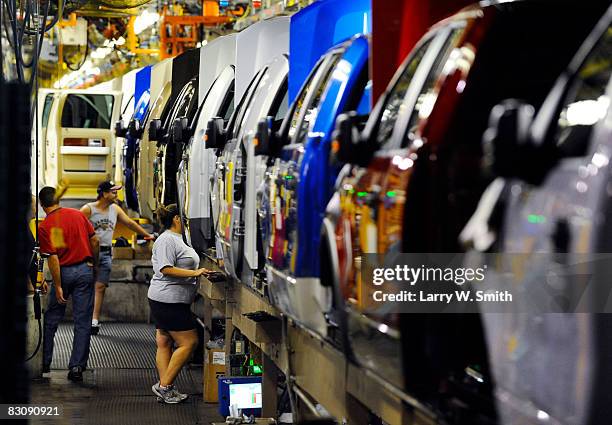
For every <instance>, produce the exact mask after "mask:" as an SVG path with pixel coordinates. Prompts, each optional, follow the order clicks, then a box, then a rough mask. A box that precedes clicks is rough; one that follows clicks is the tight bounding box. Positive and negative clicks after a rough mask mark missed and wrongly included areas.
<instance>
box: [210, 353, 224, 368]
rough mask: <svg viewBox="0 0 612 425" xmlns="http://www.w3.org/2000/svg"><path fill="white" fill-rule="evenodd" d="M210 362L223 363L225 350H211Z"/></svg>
mask: <svg viewBox="0 0 612 425" xmlns="http://www.w3.org/2000/svg"><path fill="white" fill-rule="evenodd" d="M212 364H219V365H224V364H225V352H223V351H214V352H213V359H212Z"/></svg>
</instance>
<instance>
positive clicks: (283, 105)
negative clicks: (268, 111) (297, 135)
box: [272, 82, 289, 122]
mask: <svg viewBox="0 0 612 425" xmlns="http://www.w3.org/2000/svg"><path fill="white" fill-rule="evenodd" d="M283 92H284V94H283ZM279 95H282V98H281V101H280V102H279V103H278V106H276V105H274V106H273V110H272V112H273V113H274V121H275V122H278V121H281V120H282V119H283V118H285V115H287V110H288V109H289V91H288V90H287V83H286V82H285V84H283V87H282V88H281V93H279Z"/></svg>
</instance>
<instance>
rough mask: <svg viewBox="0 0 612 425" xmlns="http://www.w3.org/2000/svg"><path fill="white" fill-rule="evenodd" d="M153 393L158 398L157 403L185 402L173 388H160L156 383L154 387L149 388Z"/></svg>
mask: <svg viewBox="0 0 612 425" xmlns="http://www.w3.org/2000/svg"><path fill="white" fill-rule="evenodd" d="M151 389H152V390H153V393H154V394H155V395H156V396H157V397H158V400H159V399H161V400H159V401H163V402H164V403H166V404H178V403H180V402H181V401H183V400H185V399H184V398H182V397H181V396H180V395H179V394H178V392H177V391H176V390H175V389H174V387H173V386H170V387H169V388H162V387H161V386H160V385H159V382H157V383H156V384H155V385H153V386H152V387H151Z"/></svg>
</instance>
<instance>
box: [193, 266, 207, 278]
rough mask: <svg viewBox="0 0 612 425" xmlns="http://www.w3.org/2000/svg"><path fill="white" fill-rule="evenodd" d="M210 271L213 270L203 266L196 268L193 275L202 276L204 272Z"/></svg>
mask: <svg viewBox="0 0 612 425" xmlns="http://www.w3.org/2000/svg"><path fill="white" fill-rule="evenodd" d="M210 272H211V270H208V269H205V268H201V269H197V270H194V272H193V273H194V275H193V276H194V277H200V276H202V275H204V274H208V273H210Z"/></svg>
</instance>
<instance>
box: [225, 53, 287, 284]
mask: <svg viewBox="0 0 612 425" xmlns="http://www.w3.org/2000/svg"><path fill="white" fill-rule="evenodd" d="M288 70H289V61H288V60H287V58H286V56H284V55H283V56H280V57H277V58H275V59H274V60H273V61H272V62H271V63H270V64H269V65H267V66H265V67H264V68H263V69H262V74H261V76H260V78H259V80H258V81H257V84H255V85H254V86H253V90H252V93H250V94H251V96H250V99H249V101H248V103H246V104H245V105H244V106H243V108H244V113H243V114H241V115H240V117H241V120H240V122H237V123H236V124H235V125H236V127H235V128H234V138H232V139H231V140H230V141H229V142H228V144H227V145H226V147H225V149H224V159H225V162H224V166H225V167H226V170H227V171H226V173H225V174H224V182H223V187H224V190H225V197H224V200H225V204H224V205H222V206H221V211H222V212H223V213H222V214H221V216H220V219H219V225H218V228H217V237H218V238H220V242H221V244H222V246H223V258H224V265H225V267H226V269H227V270H228V272H229V273H230V274H232V275H233V276H236V277H238V278H240V279H241V280H242V281H243V282H245V283H247V284H248V282H250V281H251V280H252V277H251V276H250V273H249V271H250V270H255V269H257V263H256V261H257V256H258V253H257V247H256V241H257V224H256V204H255V196H256V189H257V186H258V184H257V182H256V180H261V178H262V177H263V173H262V172H261V168H262V165H263V166H264V167H265V163H264V164H262V163H261V161H259V160H257V161H256V159H255V154H254V146H253V144H252V138H253V137H254V135H255V132H256V130H257V124H258V123H259V121H260V120H261V119H263V118H265V117H267V116H269V115H270V114H272V115H276V113H277V112H278V108H279V107H280V106H281V105H279V104H278V102H279V101H282V98H283V97H285V94H286V90H287V87H286V80H287V72H288ZM274 108H276V109H277V110H274ZM285 109H286V106H285ZM283 115H284V113H283ZM245 242H246V243H247V244H248V245H246V246H245ZM253 256H255V264H253V263H248V261H249V259H250V260H251V261H252V260H253ZM244 261H247V263H246V264H244ZM243 272H244V275H243Z"/></svg>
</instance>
